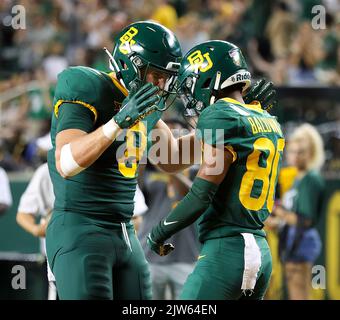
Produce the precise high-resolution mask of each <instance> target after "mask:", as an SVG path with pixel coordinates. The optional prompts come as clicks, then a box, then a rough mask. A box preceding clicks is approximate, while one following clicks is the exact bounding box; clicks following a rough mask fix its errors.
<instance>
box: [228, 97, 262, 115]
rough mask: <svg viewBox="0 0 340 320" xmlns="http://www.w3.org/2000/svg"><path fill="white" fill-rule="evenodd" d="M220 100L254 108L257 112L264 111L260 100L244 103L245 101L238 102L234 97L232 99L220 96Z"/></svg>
mask: <svg viewBox="0 0 340 320" xmlns="http://www.w3.org/2000/svg"><path fill="white" fill-rule="evenodd" d="M222 100H224V101H226V102H230V103H233V104H238V105H241V106H242V107H244V108H247V109H251V110H254V111H257V112H261V113H263V111H264V110H263V109H262V107H261V103H260V102H255V103H254V104H246V103H241V102H239V101H237V100H235V99H232V98H222Z"/></svg>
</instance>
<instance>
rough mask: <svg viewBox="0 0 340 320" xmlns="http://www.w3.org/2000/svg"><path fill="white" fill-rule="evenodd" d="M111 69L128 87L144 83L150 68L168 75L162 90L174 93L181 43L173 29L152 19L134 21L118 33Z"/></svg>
mask: <svg viewBox="0 0 340 320" xmlns="http://www.w3.org/2000/svg"><path fill="white" fill-rule="evenodd" d="M106 52H107V53H108V55H109V57H110V69H111V70H112V71H114V72H115V73H116V76H117V78H118V80H119V81H120V82H121V84H122V85H123V86H124V87H125V88H127V89H128V90H129V91H131V90H138V89H139V88H140V87H141V86H142V85H143V84H145V77H146V73H147V72H148V70H150V69H155V70H156V71H158V72H162V73H165V74H166V75H167V81H166V83H165V87H164V89H163V93H167V94H170V93H174V84H175V82H176V79H177V78H176V77H177V74H178V70H179V67H180V60H181V58H182V51H181V46H180V44H179V42H178V40H177V38H176V36H175V35H174V33H173V32H172V31H170V30H169V29H167V28H165V27H164V26H162V25H160V24H158V23H155V22H151V21H140V22H135V23H132V24H130V25H129V26H127V27H126V28H124V29H123V30H122V31H121V32H120V33H119V34H118V35H117V37H116V39H115V45H114V48H113V53H112V54H110V52H109V51H108V50H106Z"/></svg>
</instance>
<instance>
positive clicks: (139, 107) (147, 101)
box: [113, 83, 160, 129]
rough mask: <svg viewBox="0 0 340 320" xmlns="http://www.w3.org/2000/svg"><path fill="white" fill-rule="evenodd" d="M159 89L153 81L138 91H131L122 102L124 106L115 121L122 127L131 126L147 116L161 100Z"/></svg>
mask: <svg viewBox="0 0 340 320" xmlns="http://www.w3.org/2000/svg"><path fill="white" fill-rule="evenodd" d="M158 90H159V88H158V87H157V86H154V85H153V84H151V83H147V84H145V85H144V86H143V87H141V88H140V89H139V90H138V91H137V92H130V93H129V96H128V97H126V98H125V99H124V101H123V103H122V105H123V106H122V108H121V109H120V110H119V112H118V113H117V114H116V115H115V116H114V117H113V119H114V121H115V122H116V123H117V124H118V126H119V127H120V128H122V129H125V128H130V127H132V126H133V125H134V124H135V123H137V122H138V121H139V120H141V119H143V118H145V117H146V116H147V115H149V114H150V113H152V112H154V111H155V110H156V108H157V106H156V103H157V102H158V101H159V100H160V97H159V96H158V95H155V93H156V92H157V91H158Z"/></svg>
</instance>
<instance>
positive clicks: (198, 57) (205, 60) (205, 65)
mask: <svg viewBox="0 0 340 320" xmlns="http://www.w3.org/2000/svg"><path fill="white" fill-rule="evenodd" d="M188 61H189V63H190V64H191V65H192V66H194V67H198V68H199V70H200V71H201V72H206V71H208V70H209V69H210V68H211V67H212V66H213V63H212V61H211V59H210V55H209V52H207V53H205V54H202V52H201V50H196V51H194V52H193V53H191V54H190V56H188Z"/></svg>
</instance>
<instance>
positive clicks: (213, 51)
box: [148, 41, 285, 299]
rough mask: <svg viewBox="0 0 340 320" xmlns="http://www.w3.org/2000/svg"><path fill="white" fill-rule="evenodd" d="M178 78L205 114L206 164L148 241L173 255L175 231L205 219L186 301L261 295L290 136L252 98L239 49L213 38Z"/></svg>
mask: <svg viewBox="0 0 340 320" xmlns="http://www.w3.org/2000/svg"><path fill="white" fill-rule="evenodd" d="M178 78H179V79H178V82H179V87H180V92H181V95H182V98H183V101H184V104H185V106H186V108H189V109H190V110H195V112H197V113H198V114H199V118H198V124H197V129H196V136H197V137H198V139H200V141H201V142H202V150H203V152H202V163H201V166H200V169H199V172H198V174H197V176H196V178H195V180H194V182H193V185H192V187H191V189H190V191H189V193H188V194H187V195H186V196H185V198H184V199H183V200H182V201H181V202H180V203H179V204H178V205H177V206H176V207H175V208H174V209H173V210H172V211H171V212H170V214H169V215H168V216H167V217H166V218H165V219H164V220H162V221H161V222H160V223H159V224H158V225H157V226H155V227H154V228H153V229H152V231H151V233H150V234H149V236H148V244H149V246H150V247H151V248H152V249H153V250H154V251H155V252H157V253H158V254H160V255H166V254H168V253H169V252H171V251H172V250H173V249H174V247H173V246H172V245H171V244H170V243H164V242H165V240H166V239H168V238H169V237H170V236H171V235H173V234H174V233H176V232H178V231H179V230H181V229H183V228H185V227H187V226H188V225H190V224H192V223H193V222H195V221H196V220H197V219H199V220H198V225H199V238H200V241H201V242H202V243H203V245H202V249H201V252H200V256H199V260H198V262H197V264H196V267H195V270H194V271H193V273H192V274H191V275H190V276H189V277H188V279H187V281H186V283H185V285H184V288H183V291H182V294H181V298H182V299H242V298H245V299H262V298H263V296H264V294H265V291H266V288H267V286H268V283H269V279H270V275H271V270H272V262H271V254H270V250H269V247H268V244H267V241H266V235H265V232H264V231H263V229H262V228H263V222H264V221H265V219H266V218H267V217H268V215H269V214H270V212H271V211H272V209H273V204H274V195H275V186H276V183H277V174H278V171H279V168H280V164H281V158H282V152H283V148H284V144H285V140H284V137H283V134H282V131H281V128H280V125H279V123H278V122H277V120H276V118H275V117H273V116H271V115H270V114H269V113H268V112H267V111H265V110H264V109H263V108H262V107H261V104H260V103H253V104H246V103H245V102H244V99H243V97H242V95H243V92H245V90H247V88H248V87H249V86H250V81H251V75H250V73H249V71H248V67H247V64H246V61H245V59H244V57H243V55H242V53H241V51H240V49H239V48H238V47H237V46H235V45H233V44H231V43H229V42H226V41H208V42H205V43H202V44H200V45H197V46H195V47H194V48H192V49H191V50H190V51H189V52H188V53H187V54H186V55H185V56H184V58H183V60H182V63H181V68H180V71H179V76H178Z"/></svg>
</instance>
